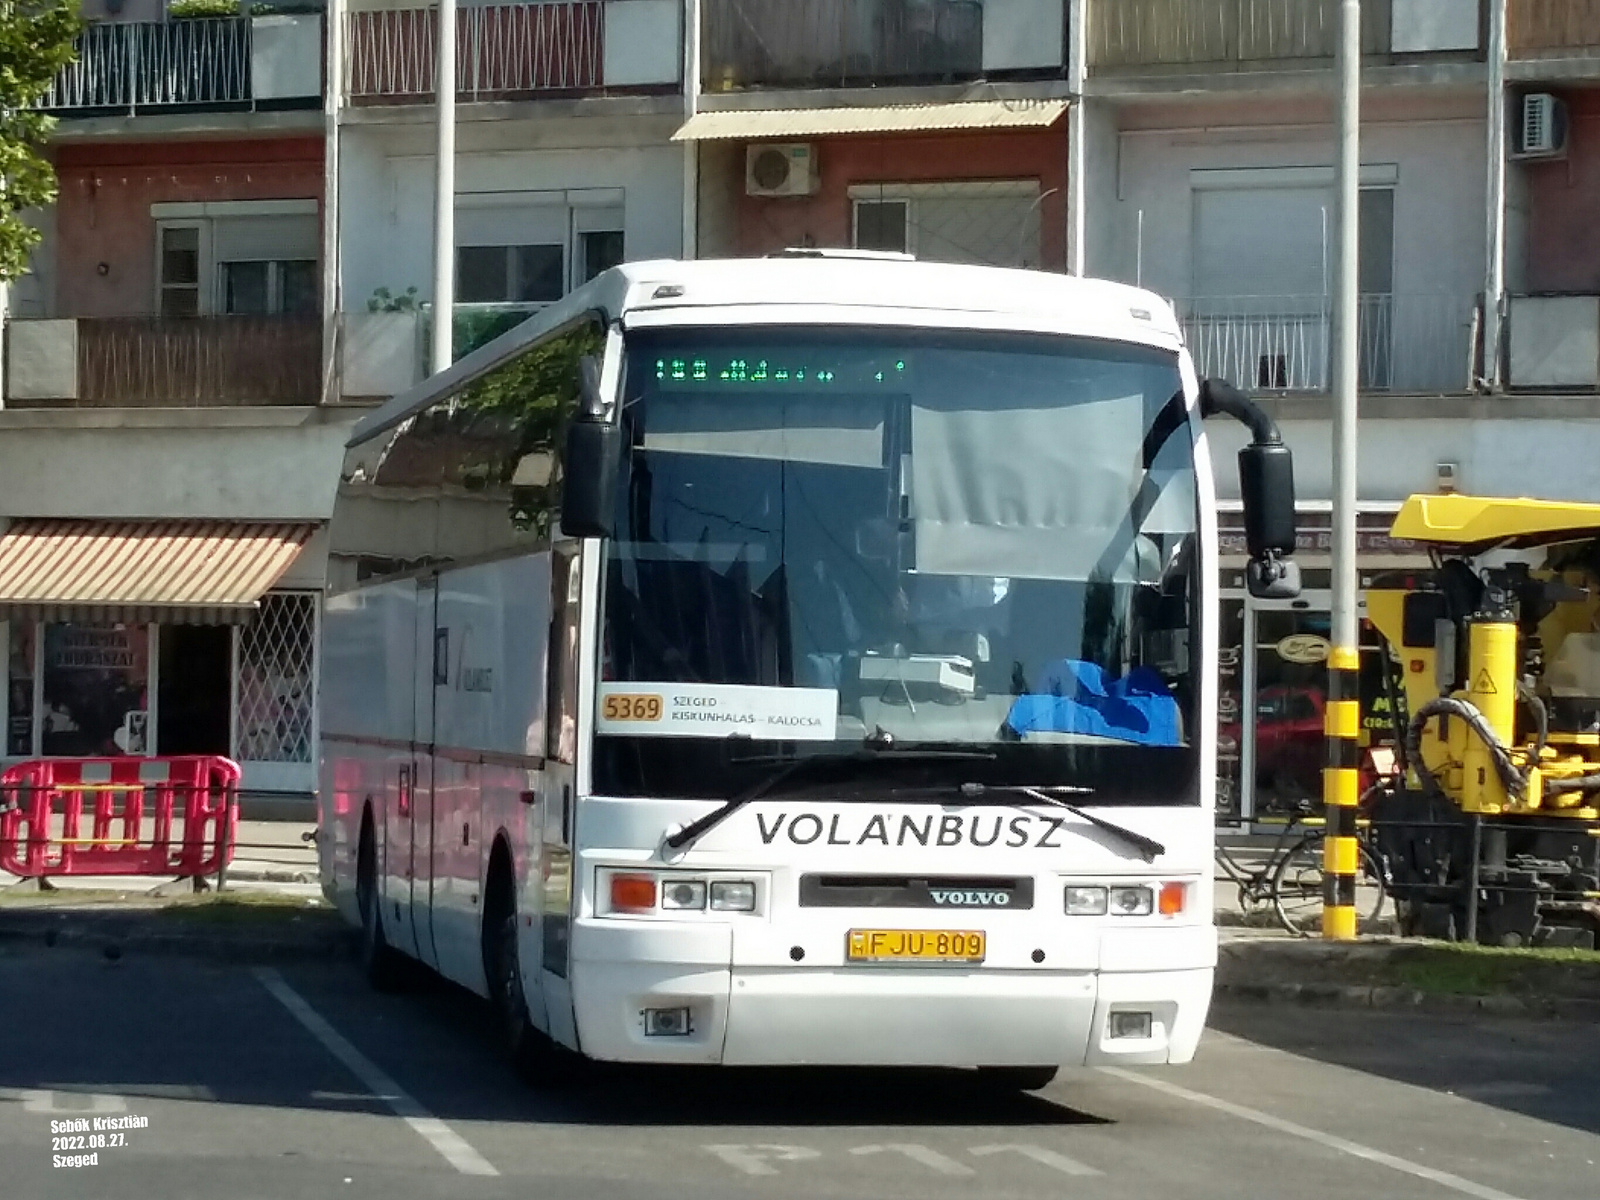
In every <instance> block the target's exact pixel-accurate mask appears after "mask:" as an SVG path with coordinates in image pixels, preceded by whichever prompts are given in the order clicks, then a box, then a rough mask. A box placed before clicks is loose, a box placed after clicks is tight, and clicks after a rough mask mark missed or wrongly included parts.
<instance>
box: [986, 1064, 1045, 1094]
mask: <svg viewBox="0 0 1600 1200" xmlns="http://www.w3.org/2000/svg"><path fill="white" fill-rule="evenodd" d="M1059 1069H1060V1068H1058V1067H979V1068H978V1081H979V1082H980V1083H982V1084H983V1085H984V1086H985V1087H988V1088H992V1089H993V1090H995V1091H997V1092H1037V1091H1040V1090H1041V1089H1043V1088H1047V1087H1049V1086H1050V1084H1051V1082H1052V1081H1053V1080H1054V1079H1055V1077H1056V1072H1057V1071H1058V1070H1059Z"/></svg>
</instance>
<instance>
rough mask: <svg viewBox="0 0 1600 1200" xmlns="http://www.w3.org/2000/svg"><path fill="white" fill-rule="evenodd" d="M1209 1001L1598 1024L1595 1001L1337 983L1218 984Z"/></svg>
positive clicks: (1598, 1006)
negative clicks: (1431, 991)
mask: <svg viewBox="0 0 1600 1200" xmlns="http://www.w3.org/2000/svg"><path fill="white" fill-rule="evenodd" d="M1213 996H1214V998H1215V999H1218V1000H1235V1001H1245V1002H1250V1003H1257V1004H1299V1005H1305V1006H1308V1007H1318V1008H1347V1009H1365V1010H1368V1011H1372V1010H1384V1011H1391V1012H1392V1011H1406V1012H1421V1013H1432V1014H1438V1015H1450V1016H1472V1015H1477V1016H1493V1017H1523V1018H1530V1019H1533V1020H1565V1021H1585V1022H1591V1023H1597V1022H1600V1000H1585V999H1578V998H1565V997H1550V998H1548V999H1530V998H1527V997H1522V996H1509V995H1497V996H1465V995H1438V994H1430V993H1427V992H1421V991H1418V990H1416V989H1415V988H1402V987H1383V986H1376V987H1374V986H1366V985H1360V984H1338V983H1218V984H1217V985H1216V987H1215V988H1214V989H1213Z"/></svg>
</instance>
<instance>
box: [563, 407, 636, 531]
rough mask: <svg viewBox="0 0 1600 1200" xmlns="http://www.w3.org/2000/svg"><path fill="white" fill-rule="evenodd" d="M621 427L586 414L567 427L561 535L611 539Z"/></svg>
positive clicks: (620, 451) (619, 461)
mask: <svg viewBox="0 0 1600 1200" xmlns="http://www.w3.org/2000/svg"><path fill="white" fill-rule="evenodd" d="M621 463H622V427H621V426H620V425H617V424H615V423H613V422H611V421H606V420H603V419H600V418H597V417H591V416H588V415H587V414H585V415H580V416H579V417H577V418H576V419H575V420H574V421H573V422H572V424H570V425H568V426H567V445H566V459H565V463H564V472H563V475H564V483H563V485H562V494H561V532H562V533H563V534H564V535H566V536H567V537H572V538H603V537H610V536H611V535H612V532H613V530H614V528H615V526H616V516H617V513H616V506H617V472H618V470H619V469H620V467H621Z"/></svg>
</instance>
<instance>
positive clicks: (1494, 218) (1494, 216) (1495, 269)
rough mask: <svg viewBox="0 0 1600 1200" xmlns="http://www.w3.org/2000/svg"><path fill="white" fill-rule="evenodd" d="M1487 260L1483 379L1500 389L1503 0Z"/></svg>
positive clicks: (1496, 49)
mask: <svg viewBox="0 0 1600 1200" xmlns="http://www.w3.org/2000/svg"><path fill="white" fill-rule="evenodd" d="M1488 234H1489V247H1488V249H1489V263H1488V267H1489V269H1488V271H1487V272H1486V274H1485V278H1484V288H1483V381H1484V383H1485V384H1487V385H1488V388H1489V390H1490V391H1491V392H1493V391H1498V390H1499V389H1500V297H1501V295H1502V294H1503V293H1504V292H1505V271H1506V0H1489V229H1488Z"/></svg>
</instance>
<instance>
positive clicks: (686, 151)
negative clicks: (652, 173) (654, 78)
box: [683, 0, 700, 259]
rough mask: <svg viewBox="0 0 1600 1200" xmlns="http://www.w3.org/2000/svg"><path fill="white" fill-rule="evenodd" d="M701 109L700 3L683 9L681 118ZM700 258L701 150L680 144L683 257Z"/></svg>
mask: <svg viewBox="0 0 1600 1200" xmlns="http://www.w3.org/2000/svg"><path fill="white" fill-rule="evenodd" d="M699 110H700V0H684V6H683V119H684V121H685V122H686V123H687V122H688V121H689V120H690V119H691V118H692V117H693V116H694V114H695V113H696V112H698V111H699ZM699 256H700V147H699V145H698V144H697V143H695V142H692V141H686V142H684V143H683V257H684V258H686V259H689V258H698V257H699Z"/></svg>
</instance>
